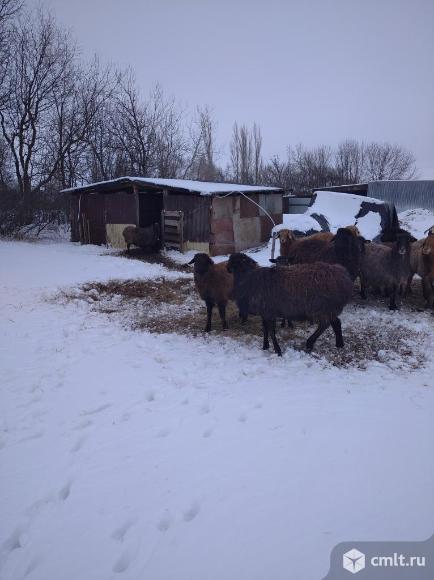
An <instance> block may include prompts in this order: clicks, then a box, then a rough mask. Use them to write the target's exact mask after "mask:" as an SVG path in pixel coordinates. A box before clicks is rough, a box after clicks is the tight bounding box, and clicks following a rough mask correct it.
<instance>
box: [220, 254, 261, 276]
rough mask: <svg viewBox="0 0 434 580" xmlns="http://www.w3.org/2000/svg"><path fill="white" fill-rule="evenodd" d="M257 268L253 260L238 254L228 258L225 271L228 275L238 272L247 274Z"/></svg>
mask: <svg viewBox="0 0 434 580" xmlns="http://www.w3.org/2000/svg"><path fill="white" fill-rule="evenodd" d="M257 267H258V263H257V262H255V260H253V259H252V258H250V257H249V256H247V255H246V254H243V253H241V252H238V253H236V254H231V255H230V256H229V260H228V265H227V266H226V269H227V271H228V272H229V273H230V274H234V273H238V272H249V271H250V270H254V269H255V268H257Z"/></svg>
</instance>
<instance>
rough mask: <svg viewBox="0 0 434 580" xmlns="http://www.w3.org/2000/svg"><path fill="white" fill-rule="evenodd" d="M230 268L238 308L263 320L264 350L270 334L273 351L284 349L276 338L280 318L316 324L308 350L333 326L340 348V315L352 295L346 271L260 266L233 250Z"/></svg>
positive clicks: (323, 265) (330, 267)
mask: <svg viewBox="0 0 434 580" xmlns="http://www.w3.org/2000/svg"><path fill="white" fill-rule="evenodd" d="M227 267H228V271H229V272H231V273H233V274H234V298H235V300H236V302H237V304H238V306H239V308H240V312H242V313H244V314H246V313H248V314H253V315H257V316H260V317H261V318H262V328H263V349H264V350H266V349H268V348H269V339H268V336H269V335H270V336H271V340H272V342H273V346H274V351H275V352H276V353H277V354H278V355H279V356H281V354H282V351H281V349H280V346H279V344H278V342H277V339H276V319H277V318H282V317H283V318H287V319H289V320H295V321H297V320H298V321H304V320H308V321H310V322H313V323H315V324H317V325H318V328H317V329H316V330H315V332H314V333H313V334H312V335H311V336H310V337H309V338H308V339H307V342H306V349H307V350H312V348H313V346H314V344H315V341H316V340H317V338H318V337H319V336H321V334H322V333H323V332H324V331H325V330H326V329H327V328H328V327H329V326H332V328H333V330H334V333H335V337H336V346H337V347H342V346H343V345H344V341H343V338H342V329H341V322H340V320H339V315H340V314H341V312H342V310H343V308H344V306H345V305H346V304H347V303H348V302H349V301H350V299H351V297H352V294H353V282H352V280H351V278H350V276H349V275H348V272H347V271H346V270H345V268H343V267H342V266H339V265H337V264H326V263H321V262H317V263H315V264H299V265H296V266H291V267H289V268H273V267H270V268H260V267H258V264H257V263H256V262H255V261H254V260H252V258H250V257H249V256H246V254H242V253H237V254H232V255H231V256H230V258H229V261H228V266H227Z"/></svg>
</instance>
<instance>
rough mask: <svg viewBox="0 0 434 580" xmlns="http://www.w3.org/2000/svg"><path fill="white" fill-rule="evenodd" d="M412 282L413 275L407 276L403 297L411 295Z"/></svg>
mask: <svg viewBox="0 0 434 580" xmlns="http://www.w3.org/2000/svg"><path fill="white" fill-rule="evenodd" d="M412 281H413V274H411V276H409V277H408V279H407V287H406V289H405V293H404V296H408V295H409V294H412V290H411V283H412Z"/></svg>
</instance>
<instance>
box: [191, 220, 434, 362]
mask: <svg viewBox="0 0 434 580" xmlns="http://www.w3.org/2000/svg"><path fill="white" fill-rule="evenodd" d="M427 234H428V235H427V236H426V237H425V238H423V239H421V240H416V239H415V238H414V237H413V236H412V235H411V234H409V233H408V232H407V231H405V230H403V229H401V228H399V227H394V228H390V229H387V230H384V231H383V232H382V233H381V234H380V235H379V236H378V238H376V239H374V240H373V241H368V240H365V239H364V238H363V237H362V236H361V235H360V232H359V230H358V228H357V227H356V226H348V227H346V228H340V229H338V231H337V232H336V234H332V233H330V232H322V233H317V234H314V235H311V236H307V237H303V238H296V237H295V235H294V234H293V232H291V231H290V230H285V229H282V230H280V231H279V232H278V237H279V240H280V256H278V257H277V258H276V259H272V260H270V261H271V262H274V265H273V266H270V267H260V266H259V265H258V264H257V262H255V260H253V259H252V258H251V257H249V256H247V255H246V254H243V253H235V254H232V255H231V256H230V257H229V260H228V261H227V262H221V263H218V264H215V263H214V261H213V260H212V259H211V258H210V257H209V256H208V255H207V254H204V253H198V254H196V255H195V256H194V258H193V259H192V260H191V261H190V262H189V264H193V265H194V280H195V284H196V289H197V291H198V293H199V295H200V297H201V298H202V299H203V300H204V301H205V304H206V307H207V322H206V327H205V331H207V332H209V331H210V330H211V318H212V311H213V307H214V306H217V307H218V310H219V314H220V318H221V321H222V326H223V329H226V328H227V322H226V305H227V303H228V301H229V300H234V301H235V302H236V304H237V306H238V309H239V315H240V319H241V322H242V323H243V322H245V321H246V320H247V317H248V316H249V315H254V316H260V317H261V319H262V328H263V349H264V350H266V349H268V348H269V337H270V338H271V341H272V343H273V347H274V350H275V352H276V353H277V354H278V355H279V356H280V355H281V354H282V353H281V349H280V346H279V343H278V341H277V338H276V323H277V321H278V320H281V321H282V325H284V324H285V321H286V320H287V321H288V324H289V325H292V323H293V322H296V321H309V322H311V323H314V324H316V325H317V329H316V330H315V332H314V333H313V334H312V335H311V336H310V337H309V338H308V339H307V342H306V349H307V350H308V351H310V350H312V348H313V346H314V344H315V341H316V340H317V339H318V337H319V336H321V334H323V332H324V331H325V330H326V329H327V328H329V327H330V326H331V327H332V329H333V331H334V334H335V338H336V346H337V347H343V346H344V341H343V337H342V330H341V322H340V319H339V315H340V314H341V312H342V310H343V308H344V307H345V305H346V304H348V302H349V301H350V300H351V298H352V296H353V290H354V282H355V280H356V278H359V279H360V288H361V297H362V298H365V299H366V298H367V291H368V289H370V290H373V291H375V292H377V293H381V292H382V293H384V294H385V295H386V296H387V297H388V299H389V308H390V309H391V310H395V309H396V308H397V304H396V298H397V294H398V293H400V294H401V295H403V296H406V295H407V294H408V293H409V292H411V282H412V279H413V276H414V275H415V274H418V275H419V276H420V277H421V278H422V289H423V295H424V298H425V301H426V306H427V307H431V308H433V307H434V289H433V281H434V226H433V227H432V228H431V229H430V230H429V231H428V232H427Z"/></svg>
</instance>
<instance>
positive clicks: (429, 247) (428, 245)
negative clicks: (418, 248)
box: [422, 234, 434, 256]
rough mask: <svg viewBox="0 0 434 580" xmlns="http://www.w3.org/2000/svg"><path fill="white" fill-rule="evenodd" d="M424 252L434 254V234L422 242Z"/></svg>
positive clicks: (426, 254) (425, 254)
mask: <svg viewBox="0 0 434 580" xmlns="http://www.w3.org/2000/svg"><path fill="white" fill-rule="evenodd" d="M422 254H423V255H424V256H429V255H434V234H430V235H428V237H427V238H425V240H424V242H423V244H422Z"/></svg>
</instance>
